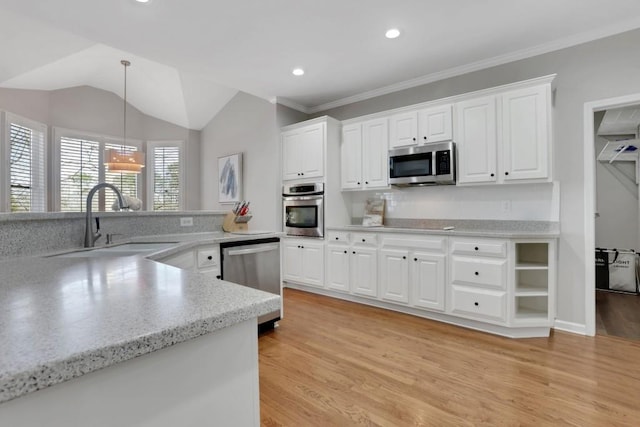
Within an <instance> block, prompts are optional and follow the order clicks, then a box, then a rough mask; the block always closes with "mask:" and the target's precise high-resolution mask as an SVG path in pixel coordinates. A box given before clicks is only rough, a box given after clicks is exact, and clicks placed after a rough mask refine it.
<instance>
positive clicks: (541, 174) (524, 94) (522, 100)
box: [502, 85, 551, 181]
mask: <svg viewBox="0 0 640 427" xmlns="http://www.w3.org/2000/svg"><path fill="white" fill-rule="evenodd" d="M550 96H551V94H550V88H549V85H546V86H535V87H531V88H525V89H519V90H514V91H510V92H507V93H505V94H503V95H502V146H503V150H502V161H503V174H504V176H503V179H504V180H505V181H513V180H528V179H540V178H547V177H548V176H549V163H550V161H549V151H550V147H549V145H550V144H549V141H550V134H549V99H548V98H549V97H550Z"/></svg>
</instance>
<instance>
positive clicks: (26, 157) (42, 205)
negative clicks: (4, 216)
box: [0, 113, 47, 212]
mask: <svg viewBox="0 0 640 427" xmlns="http://www.w3.org/2000/svg"><path fill="white" fill-rule="evenodd" d="M4 129H6V130H5V134H4V140H5V141H6V142H7V143H8V144H7V143H5V144H4V145H5V146H6V148H7V149H6V151H5V152H7V153H8V156H7V157H8V167H7V173H6V174H5V176H6V177H7V178H8V179H6V181H4V182H7V183H8V184H9V185H8V188H6V187H5V188H4V190H3V191H4V192H6V193H5V194H6V196H5V197H3V199H4V200H3V202H0V205H2V204H4V205H5V207H4V208H3V209H1V210H5V211H10V212H44V211H46V210H47V187H46V179H45V177H46V154H45V152H46V150H45V146H46V133H47V127H46V126H45V125H43V124H41V123H37V122H33V121H31V120H28V119H25V118H22V117H19V116H16V115H14V114H11V113H5V120H4ZM5 164H6V163H5Z"/></svg>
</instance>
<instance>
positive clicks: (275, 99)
mask: <svg viewBox="0 0 640 427" xmlns="http://www.w3.org/2000/svg"><path fill="white" fill-rule="evenodd" d="M269 102H271V103H272V104H280V105H284V106H285V107H289V108H293V109H294V110H297V111H300V112H301V113H305V114H309V113H310V111H309V108H308V107H305V106H304V105H301V104H298V103H297V102H293V101H291V100H290V99H287V98H282V97H280V96H275V97H273V98H271V99H270V100H269Z"/></svg>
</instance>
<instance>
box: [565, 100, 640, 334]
mask: <svg viewBox="0 0 640 427" xmlns="http://www.w3.org/2000/svg"><path fill="white" fill-rule="evenodd" d="M635 104H640V93H635V94H631V95H625V96H619V97H616V98H607V99H601V100H598V101H592V102H586V103H585V104H584V111H583V114H584V119H583V120H584V127H583V135H584V177H583V181H584V240H585V242H584V257H585V258H584V259H585V263H584V264H585V265H584V267H585V270H584V281H585V292H584V293H585V302H584V316H585V335H589V336H594V335H595V334H596V273H595V258H594V252H595V249H596V244H595V212H596V209H595V206H596V184H595V181H596V180H595V156H596V153H595V135H594V134H595V130H594V128H593V126H594V122H593V114H594V113H595V112H597V111H603V110H606V109H609V108H621V107H627V106H629V105H635ZM557 323H558V322H556V324H557Z"/></svg>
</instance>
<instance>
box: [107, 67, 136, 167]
mask: <svg viewBox="0 0 640 427" xmlns="http://www.w3.org/2000/svg"><path fill="white" fill-rule="evenodd" d="M120 63H121V64H122V65H123V66H124V129H123V132H122V149H121V150H114V149H107V150H105V152H104V159H105V160H104V164H105V165H106V166H107V169H108V170H109V172H120V173H140V172H141V171H142V168H143V167H144V153H143V152H142V151H132V150H128V149H127V147H126V143H127V67H128V66H130V65H131V62H129V61H127V60H125V59H123V60H122V61H120Z"/></svg>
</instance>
